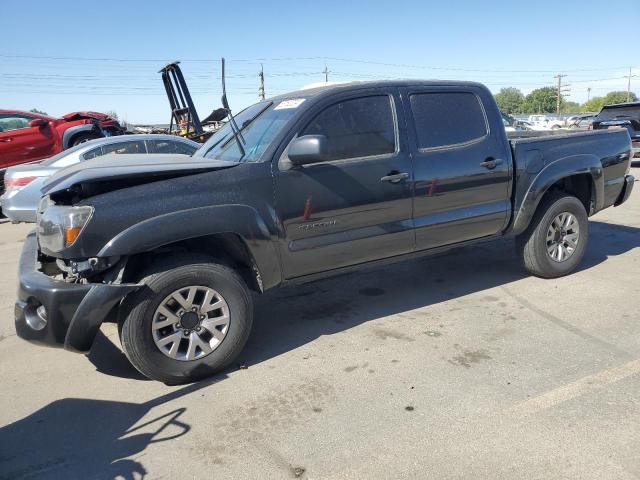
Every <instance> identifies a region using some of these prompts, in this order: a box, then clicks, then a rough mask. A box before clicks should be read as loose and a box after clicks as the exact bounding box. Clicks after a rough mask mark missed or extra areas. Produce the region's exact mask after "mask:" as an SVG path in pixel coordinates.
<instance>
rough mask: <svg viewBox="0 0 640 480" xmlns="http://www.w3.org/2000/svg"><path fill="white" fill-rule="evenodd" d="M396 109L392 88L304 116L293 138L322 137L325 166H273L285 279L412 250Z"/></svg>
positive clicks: (407, 165)
mask: <svg viewBox="0 0 640 480" xmlns="http://www.w3.org/2000/svg"><path fill="white" fill-rule="evenodd" d="M396 108H401V105H400V98H399V96H398V94H397V91H396V90H395V89H393V88H389V89H370V90H367V91H366V92H360V93H358V94H357V95H354V94H353V93H351V94H350V95H347V96H345V97H342V98H339V99H337V98H335V97H333V98H332V100H330V103H328V104H323V105H318V106H316V107H315V108H314V109H313V110H311V111H310V112H309V114H308V118H307V119H306V121H303V125H305V126H304V127H302V128H301V130H300V131H299V132H298V135H325V136H326V137H327V139H328V145H329V160H327V161H323V162H320V163H315V164H310V165H305V166H303V167H293V168H283V167H282V165H283V162H282V161H281V162H280V163H279V164H276V165H274V176H275V191H276V200H277V201H276V204H277V208H278V215H279V217H280V218H281V219H282V221H283V225H282V226H283V228H284V234H285V239H284V240H285V241H284V242H282V243H281V255H282V264H283V269H284V274H285V278H293V277H299V276H303V275H308V274H312V273H316V272H321V271H326V270H330V269H335V268H340V267H345V266H349V265H354V264H358V263H363V262H367V261H369V260H376V259H379V258H385V257H391V256H394V255H399V254H403V253H407V252H410V251H412V250H413V249H414V244H415V242H414V233H413V223H412V220H411V211H412V184H411V181H412V169H411V159H410V157H409V155H408V152H407V151H406V143H405V141H404V140H403V139H404V134H405V129H404V124H403V121H402V119H403V116H402V115H401V114H399V113H400V112H398V111H397V110H396ZM399 119H400V120H399Z"/></svg>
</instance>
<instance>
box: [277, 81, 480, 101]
mask: <svg viewBox="0 0 640 480" xmlns="http://www.w3.org/2000/svg"><path fill="white" fill-rule="evenodd" d="M415 86H425V87H432V86H438V87H460V86H465V87H481V88H486V87H485V86H484V85H483V84H481V83H478V82H467V81H460V80H375V81H363V82H348V83H328V84H327V85H323V86H318V87H314V88H307V89H301V90H295V91H293V92H288V93H284V94H282V95H278V96H275V97H272V98H271V100H284V99H289V98H312V97H320V96H325V95H331V94H334V93H338V92H349V91H357V90H362V89H365V88H376V87H415Z"/></svg>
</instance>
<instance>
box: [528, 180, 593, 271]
mask: <svg viewBox="0 0 640 480" xmlns="http://www.w3.org/2000/svg"><path fill="white" fill-rule="evenodd" d="M588 239H589V219H588V217H587V212H586V210H585V208H584V205H583V204H582V202H580V200H578V199H577V198H576V197H573V196H571V195H567V194H564V193H551V194H548V195H547V196H545V198H543V199H542V201H541V202H540V205H539V206H538V209H537V211H536V214H535V215H534V217H533V220H532V221H531V224H530V225H529V227H528V228H527V230H525V231H524V232H523V233H522V234H521V235H519V236H518V237H517V238H516V245H517V248H518V252H519V254H520V256H521V258H522V260H523V262H524V266H525V268H526V269H527V270H529V272H531V273H533V274H534V275H537V276H539V277H543V278H555V277H562V276H564V275H567V274H569V273H570V272H571V271H573V270H574V269H575V268H576V267H577V266H578V264H579V263H580V261H581V260H582V257H583V256H584V252H585V250H586V247H587V241H588Z"/></svg>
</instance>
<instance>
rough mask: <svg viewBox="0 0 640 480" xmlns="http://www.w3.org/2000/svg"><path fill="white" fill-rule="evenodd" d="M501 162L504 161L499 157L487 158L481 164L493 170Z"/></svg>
mask: <svg viewBox="0 0 640 480" xmlns="http://www.w3.org/2000/svg"><path fill="white" fill-rule="evenodd" d="M501 163H502V160H501V159H499V158H487V159H486V160H485V161H484V162H482V163H481V164H480V166H481V167H484V168H487V169H489V170H493V169H494V168H496V167H497V166H498V165H500V164H501Z"/></svg>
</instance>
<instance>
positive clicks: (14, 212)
mask: <svg viewBox="0 0 640 480" xmlns="http://www.w3.org/2000/svg"><path fill="white" fill-rule="evenodd" d="M198 148H200V144H199V143H196V142H194V141H192V140H188V139H186V138H182V137H176V136H174V135H122V136H117V137H106V138H98V139H96V140H90V141H88V142H85V143H81V144H79V145H76V146H75V147H71V148H69V149H67V150H65V151H63V152H61V153H59V154H58V155H55V156H53V157H51V158H48V159H46V160H43V161H41V162H37V163H29V164H26V165H17V166H15V167H10V168H8V169H7V171H6V172H5V175H4V187H5V193H4V195H2V197H0V205H1V206H2V213H4V215H5V216H7V217H8V218H9V219H10V220H11V221H13V222H35V221H36V209H37V208H38V203H39V201H40V196H41V195H40V189H41V188H42V185H43V184H44V182H45V181H46V179H47V178H48V177H49V176H51V175H53V174H54V173H56V172H57V171H58V170H60V169H62V168H65V167H68V166H69V165H73V164H75V163H79V162H82V161H83V160H89V159H90V158H95V157H99V156H101V155H107V154H128V153H149V154H151V153H173V154H176V153H177V154H183V155H189V156H191V155H193V153H194V152H195V151H196V150H197V149H198Z"/></svg>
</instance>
